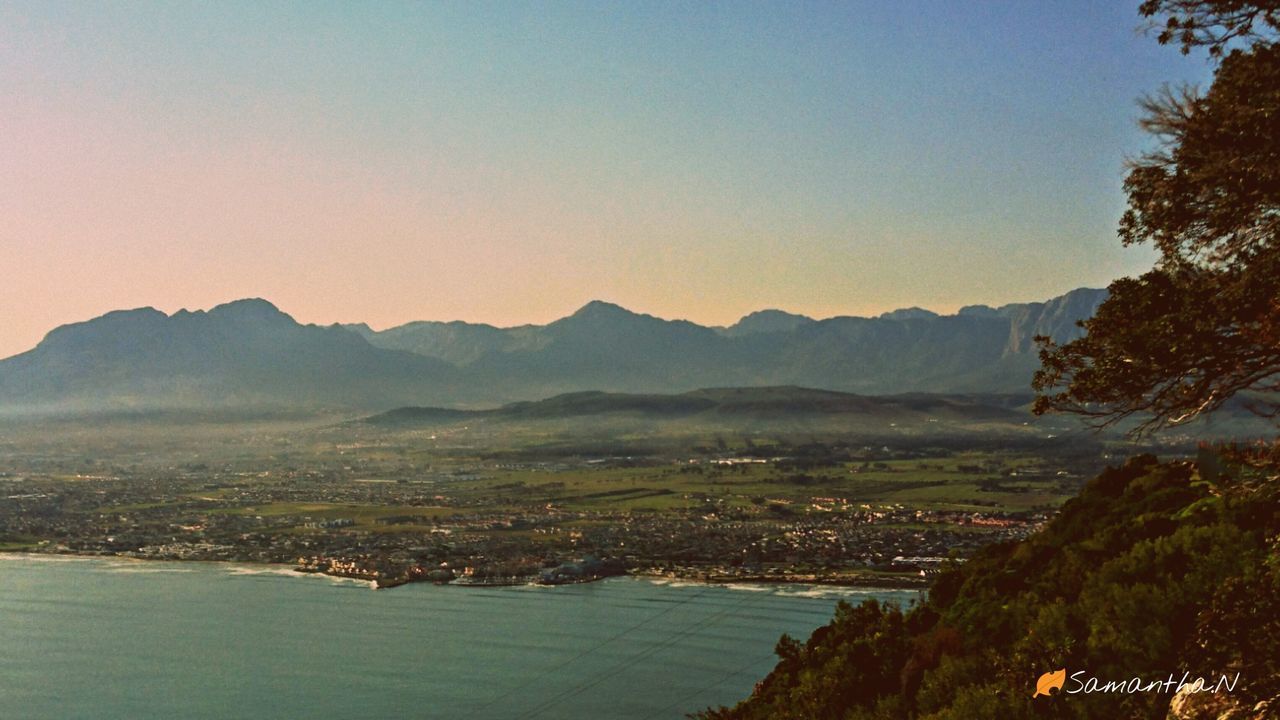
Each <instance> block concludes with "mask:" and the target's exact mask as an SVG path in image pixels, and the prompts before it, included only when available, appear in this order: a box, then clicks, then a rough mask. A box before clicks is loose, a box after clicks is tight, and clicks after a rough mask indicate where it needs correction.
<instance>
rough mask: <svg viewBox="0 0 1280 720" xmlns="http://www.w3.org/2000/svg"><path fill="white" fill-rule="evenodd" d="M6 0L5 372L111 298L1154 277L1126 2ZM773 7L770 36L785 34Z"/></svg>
mask: <svg viewBox="0 0 1280 720" xmlns="http://www.w3.org/2000/svg"><path fill="white" fill-rule="evenodd" d="M1084 5H1085V4H1071V6H1070V7H1066V6H1064V4H1061V3H1023V2H1008V3H982V4H978V3H973V4H969V3H965V4H962V6H957V5H954V4H950V3H941V2H915V3H871V2H867V3H849V4H826V3H815V4H806V5H803V6H789V5H787V6H783V5H766V4H742V5H739V4H724V5H717V4H698V5H688V4H665V3H652V4H651V3H644V4H635V5H623V4H618V5H596V4H578V3H552V4H523V3H493V4H476V5H473V4H469V3H468V4H428V5H417V4H379V5H377V6H365V5H357V4H332V5H313V4H302V3H272V4H268V5H266V6H261V5H256V4H250V3H231V2H227V3H217V4H179V3H166V4H149V3H75V4H72V3H58V2H50V3H8V4H3V5H0V99H2V102H0V127H2V128H3V132H2V133H0V268H3V269H4V270H5V272H4V282H3V283H0V329H2V330H0V357H7V356H9V355H13V354H15V353H18V352H22V351H24V350H26V349H29V348H30V347H32V346H34V345H35V344H36V343H37V342H38V341H39V340H40V338H41V337H42V336H43V335H44V334H45V333H46V332H47V331H48V330H50V329H52V328H53V327H55V326H57V325H60V324H63V323H67V322H75V321H80V320H86V319H89V318H91V317H94V316H97V315H100V314H102V313H105V312H108V311H110V310H114V309H122V308H133V307H140V306H154V307H157V308H159V309H161V310H164V311H166V312H172V311H175V310H178V309H180V308H191V309H195V308H208V307H211V306H213V305H216V304H219V303H223V302H227V301H230V300H234V299H237V298H243V297H262V298H266V299H268V300H270V301H271V302H273V303H274V304H276V305H277V306H279V307H280V308H281V309H282V310H283V311H285V312H287V313H289V314H291V315H293V316H294V317H295V318H297V319H298V320H299V321H301V322H315V323H322V324H327V323H332V322H367V323H369V324H370V325H371V326H373V327H375V328H385V327H389V326H392V325H397V324H401V323H404V322H409V321H412V320H467V321H471V322H486V323H491V324H495V325H499V326H511V325H519V324H525V323H545V322H548V321H550V320H554V319H556V318H558V317H562V316H564V315H567V314H569V313H571V312H573V311H574V310H576V309H577V308H579V307H580V306H582V305H583V304H585V303H586V302H588V301H590V300H595V299H600V300H606V301H609V302H614V303H617V304H619V305H622V306H624V307H627V308H628V309H631V310H634V311H637V312H644V313H650V314H654V315H657V316H660V317H665V318H684V319H689V320H692V321H695V322H699V323H703V324H720V325H723V324H731V323H733V322H734V321H736V320H737V319H738V318H740V317H741V316H743V315H745V314H747V313H749V312H751V311H754V310H759V309H764V308H779V309H783V310H787V311H791V312H797V313H804V314H807V315H811V316H814V317H829V316H833V315H852V314H875V313H879V312H882V311H885V310H890V309H893V308H897V307H904V306H912V305H917V306H922V307H926V308H930V309H933V310H936V311H953V310H955V309H956V308H958V307H960V306H962V305H968V304H974V303H987V304H1002V303H1007V302H1017V301H1029V300H1040V299H1045V298H1047V297H1050V296H1052V295H1056V294H1060V293H1062V292H1065V291H1067V290H1070V289H1072V288H1076V287H1080V286H1092V287H1099V286H1103V285H1105V284H1107V283H1108V282H1110V281H1111V280H1112V279H1114V278H1116V277H1119V276H1122V275H1126V274H1133V273H1136V272H1140V271H1142V270H1143V269H1145V268H1146V267H1148V266H1149V265H1150V264H1151V261H1152V257H1153V256H1152V255H1151V254H1150V253H1149V252H1148V251H1146V250H1144V249H1136V250H1123V249H1121V248H1120V246H1119V242H1118V241H1117V240H1116V238H1115V225H1116V221H1117V219H1118V217H1119V215H1120V212H1121V209H1122V204H1123V194H1122V192H1121V188H1120V182H1121V178H1122V173H1123V165H1122V161H1123V158H1124V157H1125V156H1126V155H1132V154H1134V153H1136V152H1138V151H1140V150H1141V149H1142V148H1143V147H1144V142H1145V140H1144V139H1143V137H1142V135H1141V133H1140V131H1139V130H1138V129H1137V128H1136V126H1135V124H1134V119H1135V117H1136V115H1137V108H1136V106H1135V104H1134V102H1133V101H1134V99H1135V98H1136V97H1138V96H1139V95H1140V94H1141V93H1142V92H1144V91H1149V90H1150V89H1152V88H1155V87H1158V86H1159V85H1160V83H1161V82H1163V81H1166V80H1170V79H1179V78H1180V79H1182V80H1186V81H1190V82H1196V81H1201V82H1203V81H1204V80H1205V79H1206V78H1207V77H1208V73H1209V67H1208V65H1206V63H1205V62H1204V60H1203V58H1199V57H1197V56H1194V55H1193V56H1191V57H1183V56H1181V55H1179V54H1178V52H1177V51H1176V50H1175V49H1171V48H1162V47H1159V46H1158V45H1156V43H1155V42H1154V41H1153V40H1151V39H1150V38H1144V37H1141V36H1140V35H1139V34H1138V33H1137V32H1136V30H1135V28H1137V27H1138V25H1139V22H1140V19H1139V18H1138V16H1137V13H1136V10H1135V8H1134V7H1131V5H1136V3H1122V4H1116V3H1090V4H1087V7H1085V6H1084ZM783 10H786V11H787V12H786V13H783V12H782V11H783Z"/></svg>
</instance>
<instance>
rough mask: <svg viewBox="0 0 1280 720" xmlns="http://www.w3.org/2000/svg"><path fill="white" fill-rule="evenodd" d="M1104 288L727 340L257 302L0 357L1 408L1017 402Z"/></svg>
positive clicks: (569, 322) (710, 331)
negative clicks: (579, 401)
mask: <svg viewBox="0 0 1280 720" xmlns="http://www.w3.org/2000/svg"><path fill="white" fill-rule="evenodd" d="M1105 297H1106V291H1105V290H1095V289H1087V288H1083V289H1079V290H1074V291H1071V292H1069V293H1067V294H1065V295H1062V296H1059V297H1055V298H1052V299H1050V300H1047V301H1045V302H1032V303H1017V304H1011V305H1004V306H1001V307H994V308H993V307H988V306H983V305H975V306H969V307H965V308H962V309H961V310H960V311H959V312H957V313H955V314H953V315H939V314H936V313H933V312H930V311H928V310H922V309H919V308H908V309H903V310H896V311H893V312H890V313H885V314H883V315H880V316H878V317H870V318H868V317H834V318H829V319H825V320H816V319H813V318H809V317H806V316H803V315H796V314H791V313H786V312H782V311H779V310H763V311H760V312H755V313H752V314H750V315H747V316H746V317H744V318H742V319H741V320H740V321H739V322H738V323H736V324H734V325H732V326H730V327H708V326H702V325H698V324H695V323H692V322H688V321H685V320H664V319H661V318H657V317H653V316H650V315H643V314H638V313H634V312H631V311H629V310H626V309H624V308H622V307H619V306H617V305H613V304H610V303H605V302H599V301H596V302H591V303H588V304H587V305H585V306H584V307H582V308H581V309H580V310H578V311H577V312H575V313H573V314H572V315H570V316H568V317H565V318H561V319H560V320H556V321H554V322H551V323H548V324H546V325H524V326H520V327H513V328H498V327H494V326H492V325H483V324H474V323H465V322H413V323H409V324H407V325H401V326H399V327H394V328H390V329H387V330H382V331H375V330H373V329H371V328H369V327H368V326H367V325H364V324H356V325H330V326H318V325H303V324H300V323H298V322H296V321H295V320H294V319H293V318H292V317H290V316H289V315H287V314H285V313H284V312H282V311H280V310H279V309H278V308H276V307H275V306H274V305H272V304H271V303H269V302H267V301H265V300H260V299H249V300H237V301H235V302H231V303H227V304H225V305H219V306H217V307H215V308H213V309H211V310H208V311H187V310H181V311H178V312H176V313H173V314H171V315H167V314H165V313H163V312H160V311H158V310H155V309H152V308H141V309H136V310H122V311H115V312H110V313H107V314H106V315H103V316H101V317H98V318H95V319H93V320H89V321H86V322H81V323H73V324H70V325H64V326H61V327H58V328H56V329H54V330H52V331H51V332H50V333H49V334H48V335H47V336H46V337H45V338H44V340H42V341H41V342H40V343H39V345H37V346H36V347H35V348H33V349H32V350H29V351H27V352H25V353H22V354H20V355H16V356H13V357H10V358H7V359H4V360H0V411H9V412H10V413H13V412H21V411H26V410H40V411H85V410H91V409H104V408H105V409H130V408H133V409H151V408H155V409H160V408H171V409H181V408H186V407H191V408H197V407H199V408H210V407H214V408H233V407H248V406H255V407H263V408H267V407H290V408H299V407H307V408H312V407H315V408H320V407H327V408H346V409H359V410H385V409H388V408H393V407H400V406H405V405H446V406H453V407H472V408H475V407H484V406H493V405H495V404H500V403H509V402H514V401H521V400H535V399H539V398H546V397H551V396H553V395H558V394H563V393H570V392H576V391H582V390H599V391H609V392H617V393H683V392H688V391H692V390H695V389H698V388H707V387H726V386H739V387H762V386H778V385H789V386H803V387H808V388H819V389H824V390H834V391H842V392H849V393H858V394H862V395H886V394H900V393H921V392H923V393H1025V392H1027V390H1028V383H1029V382H1030V378H1031V374H1032V373H1033V372H1034V370H1035V368H1036V366H1037V364H1038V361H1037V357H1036V352H1035V347H1034V343H1033V341H1032V338H1033V337H1034V336H1036V335H1042V334H1043V335H1049V336H1050V337H1053V338H1054V339H1055V340H1058V341H1064V340H1069V339H1071V338H1073V337H1077V336H1078V335H1079V333H1080V332H1081V331H1080V329H1079V327H1078V326H1077V325H1076V323H1077V321H1079V320H1082V319H1085V318H1088V317H1090V316H1091V315H1092V314H1093V312H1094V310H1095V309H1096V308H1097V306H1098V305H1099V304H1100V303H1101V302H1102V300H1103V299H1105Z"/></svg>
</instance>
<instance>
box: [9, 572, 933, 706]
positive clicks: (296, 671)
mask: <svg viewBox="0 0 1280 720" xmlns="http://www.w3.org/2000/svg"><path fill="white" fill-rule="evenodd" d="M917 596H918V594H917V593H916V592H914V591H905V590H863V589H850V588H814V587H808V586H796V585H786V586H774V585H751V586H730V587H723V586H705V585H698V584H688V583H679V582H665V581H653V580H647V579H642V578H615V579H611V580H607V581H603V582H597V583H590V584H584V585H569V586H559V587H537V586H529V587H500V588H497V587H495V588H464V587H455V586H435V585H429V584H412V585H406V586H402V587H399V588H394V589H391V590H383V591H373V590H371V589H370V588H369V587H368V585H367V584H366V583H360V582H356V581H347V580H336V579H333V578H327V577H324V576H309V575H301V574H298V573H294V572H293V571H292V570H290V569H288V568H282V567H263V566H236V565H227V564H219V563H159V562H141V561H129V560H117V559H97V558H62V557H47V556H25V555H0V718H13V719H26V718H30V719H31V720H44V719H46V718H47V719H50V720H55V719H56V720H70V719H75V718H84V719H86V720H89V719H93V720H115V719H117V718H118V719H121V720H124V719H129V720H134V719H140V718H164V719H169V718H189V719H192V720H195V719H202V718H210V719H213V718H217V719H222V718H246V719H248V718H254V719H257V718H282V719H284V718H289V719H292V718H392V717H396V718H476V719H479V720H484V719H487V718H492V719H495V720H496V719H498V718H530V719H532V718H544V719H555V718H560V719H564V720H579V719H583V720H585V719H587V718H591V719H596V718H619V719H629V718H636V719H641V718H681V717H684V715H685V713H688V712H691V711H694V710H697V709H700V708H703V707H707V706H709V705H719V704H732V703H734V702H736V701H737V700H740V699H742V698H743V697H745V696H746V695H747V694H749V693H750V692H751V688H752V686H753V685H754V683H755V682H757V681H758V680H759V679H761V678H763V677H764V675H765V674H766V673H767V672H768V671H769V670H770V669H771V668H772V667H773V664H774V662H775V660H776V658H774V657H773V655H772V649H773V646H774V644H775V643H776V642H777V640H778V637H779V636H780V635H781V634H782V633H784V632H785V633H790V634H792V635H793V636H796V637H800V638H803V637H807V636H808V634H809V633H810V632H812V631H813V630H814V629H815V628H817V627H818V626H820V625H823V624H825V623H826V622H828V621H829V620H830V618H831V614H832V611H833V610H834V607H835V603H836V601H837V600H838V599H841V598H843V599H846V600H848V601H850V602H855V603H856V602H860V601H861V600H862V599H864V598H867V597H875V598H878V599H883V600H891V601H895V602H900V603H906V602H909V601H911V600H912V599H914V598H916V597H917Z"/></svg>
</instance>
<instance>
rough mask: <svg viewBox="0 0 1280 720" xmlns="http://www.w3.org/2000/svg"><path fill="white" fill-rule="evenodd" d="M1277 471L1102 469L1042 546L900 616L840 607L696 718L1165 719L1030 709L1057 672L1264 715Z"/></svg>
mask: <svg viewBox="0 0 1280 720" xmlns="http://www.w3.org/2000/svg"><path fill="white" fill-rule="evenodd" d="M1215 457H1216V456H1215ZM1275 460H1276V458H1271V459H1269V460H1268V461H1267V462H1266V463H1265V464H1264V467H1263V468H1261V469H1259V468H1257V467H1250V466H1249V464H1247V463H1244V462H1239V461H1233V460H1229V461H1226V462H1224V463H1223V464H1221V465H1219V464H1217V463H1216V462H1215V463H1212V465H1213V467H1214V468H1215V470H1214V471H1213V472H1212V473H1209V472H1203V471H1202V469H1201V468H1203V467H1204V466H1205V462H1204V461H1203V460H1202V461H1201V462H1200V466H1199V467H1197V466H1196V465H1192V464H1190V463H1174V464H1159V463H1157V462H1156V461H1155V458H1152V457H1150V456H1144V457H1140V458H1135V459H1133V460H1131V461H1130V462H1129V463H1128V464H1127V465H1126V466H1124V467H1122V468H1118V469H1109V470H1107V471H1105V472H1103V473H1102V474H1101V475H1100V476H1098V477H1097V478H1094V479H1093V480H1091V481H1090V482H1089V483H1088V485H1087V486H1086V487H1085V489H1084V491H1083V492H1082V493H1081V494H1080V496H1079V497H1077V498H1075V499H1073V500H1071V501H1070V502H1068V503H1067V504H1066V505H1065V506H1064V507H1063V509H1062V512H1061V513H1060V514H1059V515H1058V516H1057V517H1056V518H1054V520H1053V521H1052V522H1051V523H1050V524H1049V525H1048V526H1047V527H1046V528H1044V529H1043V530H1042V531H1041V532H1039V533H1037V534H1035V535H1033V536H1032V537H1030V538H1028V539H1026V540H1023V541H1020V542H1017V543H1008V544H1000V545H992V546H988V547H987V548H985V549H984V550H982V551H980V552H979V553H978V554H977V555H976V556H974V557H973V558H971V559H970V560H969V561H968V562H966V563H964V564H961V565H957V566H955V567H953V568H951V569H950V570H949V571H947V572H945V573H944V574H943V575H942V576H941V577H940V578H939V579H938V580H937V581H936V582H935V583H934V585H933V586H932V587H931V588H930V590H929V595H928V598H927V599H926V600H925V601H924V602H923V603H921V604H920V605H918V606H916V607H915V608H913V609H911V610H910V611H909V612H906V613H902V612H900V611H898V610H897V609H894V608H891V607H883V606H880V605H877V604H876V603H875V602H874V601H868V602H867V603H865V604H863V605H862V606H859V607H851V606H849V605H844V604H842V605H841V606H840V609H839V610H838V611H837V612H836V617H835V619H834V620H833V621H832V622H831V624H829V625H827V626H825V627H823V628H819V629H818V630H816V631H815V632H814V633H813V635H812V636H811V637H810V638H809V639H808V640H807V641H805V642H803V643H801V642H799V641H795V640H791V639H789V638H788V639H785V640H783V641H782V642H780V643H779V644H778V648H777V652H778V656H779V662H778V664H777V666H776V667H775V668H774V670H773V672H771V673H770V674H769V676H768V677H767V678H765V680H763V681H762V682H760V683H759V684H758V685H757V686H756V689H755V692H754V693H752V695H751V697H750V698H748V699H747V700H745V701H743V702H742V703H740V704H739V705H737V706H736V707H733V708H719V709H714V710H707V711H704V712H703V713H700V714H699V715H698V716H697V717H699V718H701V719H702V720H778V719H779V718H797V719H798V718H805V719H806V720H812V719H831V720H890V719H892V720H911V719H918V720H979V719H984V718H993V719H994V718H1001V719H1002V720H1016V719H1017V718H1037V717H1055V718H1077V719H1080V720H1084V719H1102V718H1106V719H1110V718H1151V719H1152V720H1163V719H1164V718H1165V717H1166V716H1167V714H1168V710H1169V703H1170V699H1171V693H1161V692H1143V693H1135V694H1114V693H1102V694H1093V695H1086V694H1071V695H1067V694H1062V693H1055V694H1054V695H1053V696H1051V697H1048V698H1044V697H1042V698H1033V697H1032V690H1033V688H1034V685H1035V680H1036V678H1037V677H1038V676H1039V675H1040V673H1042V672H1046V671H1049V670H1054V669H1057V668H1067V669H1068V672H1069V673H1075V672H1076V671H1080V670H1083V671H1085V672H1086V673H1087V674H1088V676H1091V677H1097V678H1099V679H1100V680H1103V681H1105V680H1128V679H1130V678H1133V677H1135V676H1137V677H1140V678H1144V679H1152V680H1154V679H1162V680H1163V679H1166V678H1167V677H1168V675H1169V673H1170V672H1174V673H1175V674H1176V675H1180V674H1181V671H1183V670H1187V671H1191V672H1192V674H1193V676H1195V675H1203V676H1205V677H1213V678H1215V679H1216V678H1217V677H1218V676H1220V675H1221V674H1224V673H1225V674H1234V673H1236V672H1239V673H1241V681H1240V683H1241V684H1240V687H1239V688H1238V690H1237V691H1236V693H1235V694H1234V695H1233V697H1232V698H1231V700H1232V701H1233V702H1235V703H1237V705H1238V707H1239V708H1250V707H1253V706H1254V705H1255V704H1257V703H1259V702H1266V701H1272V702H1276V703H1277V704H1280V675H1277V669H1278V668H1280V654H1278V653H1277V645H1276V643H1277V642H1280V614H1277V612H1276V611H1277V609H1278V608H1280V595H1278V594H1276V592H1275V591H1276V590H1277V589H1280V544H1277V543H1278V542H1280V537H1277V534H1276V530H1277V528H1280V487H1278V486H1277V485H1276V484H1275V482H1274V481H1272V480H1269V478H1271V477H1273V476H1274V472H1275V468H1276V465H1275V464H1274V463H1275ZM1211 476H1212V477H1213V478H1214V479H1212V480H1210V479H1209V478H1210V477H1211ZM1241 717H1248V718H1252V717H1255V716H1254V715H1253V714H1248V713H1245V714H1243V715H1241ZM1258 717H1269V716H1267V715H1265V714H1264V715H1261V716H1258Z"/></svg>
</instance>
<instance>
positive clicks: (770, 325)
mask: <svg viewBox="0 0 1280 720" xmlns="http://www.w3.org/2000/svg"><path fill="white" fill-rule="evenodd" d="M813 322H817V321H816V320H814V319H813V318H811V317H809V316H807V315H797V314H795V313H789V312H787V311H785V310H774V309H768V310H757V311H755V312H753V313H750V314H748V315H745V316H743V318H742V319H741V320H739V321H738V322H736V323H734V324H733V325H731V326H729V327H727V328H725V329H724V334H725V335H729V336H731V337H740V336H743V335H757V334H761V333H776V332H790V331H792V330H795V329H796V328H798V327H800V326H801V325H808V324H810V323H813Z"/></svg>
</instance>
